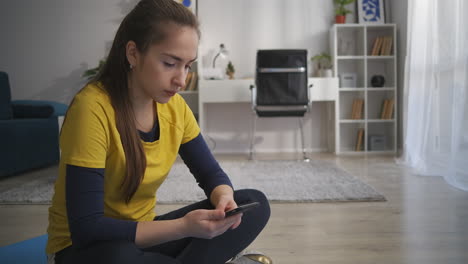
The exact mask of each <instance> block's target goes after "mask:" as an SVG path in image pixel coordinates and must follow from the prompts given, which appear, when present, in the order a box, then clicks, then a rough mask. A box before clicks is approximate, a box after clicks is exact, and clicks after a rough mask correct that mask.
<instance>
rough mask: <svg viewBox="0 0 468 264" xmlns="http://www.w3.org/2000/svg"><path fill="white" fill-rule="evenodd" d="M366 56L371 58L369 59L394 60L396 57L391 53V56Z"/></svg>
mask: <svg viewBox="0 0 468 264" xmlns="http://www.w3.org/2000/svg"><path fill="white" fill-rule="evenodd" d="M366 58H367V59H369V60H393V59H395V56H394V55H391V56H380V55H379V56H370V55H368V56H367V57H366Z"/></svg>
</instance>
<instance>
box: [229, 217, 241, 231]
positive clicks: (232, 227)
mask: <svg viewBox="0 0 468 264" xmlns="http://www.w3.org/2000/svg"><path fill="white" fill-rule="evenodd" d="M238 216H239V217H238V219H236V221H235V222H234V224H233V225H232V226H231V229H236V228H238V227H239V226H240V224H241V223H242V214H239V215H238Z"/></svg>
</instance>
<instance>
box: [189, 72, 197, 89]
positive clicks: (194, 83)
mask: <svg viewBox="0 0 468 264" xmlns="http://www.w3.org/2000/svg"><path fill="white" fill-rule="evenodd" d="M197 80H198V74H197V73H196V72H192V78H191V79H190V84H189V86H188V87H187V90H188V91H195V90H196V88H197Z"/></svg>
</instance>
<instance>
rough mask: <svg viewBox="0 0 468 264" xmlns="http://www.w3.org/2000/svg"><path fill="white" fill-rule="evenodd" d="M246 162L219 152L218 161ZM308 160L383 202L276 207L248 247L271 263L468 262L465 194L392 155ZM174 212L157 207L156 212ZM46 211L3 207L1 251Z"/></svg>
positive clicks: (43, 219)
mask: <svg viewBox="0 0 468 264" xmlns="http://www.w3.org/2000/svg"><path fill="white" fill-rule="evenodd" d="M286 156H287V155H286ZM244 158H245V157H244V156H233V155H229V156H219V155H218V159H220V160H223V159H225V160H228V159H244ZM259 158H261V159H278V158H284V157H282V156H281V155H276V156H270V157H268V156H263V157H262V156H260V157H259ZM312 158H314V159H323V160H328V161H332V162H334V163H336V164H337V165H338V166H340V167H342V168H344V169H345V170H347V171H348V172H350V173H352V174H353V175H355V176H357V177H359V178H360V179H362V180H363V181H365V182H367V183H368V184H370V185H372V186H373V187H374V188H375V189H376V190H378V191H379V192H381V193H382V194H383V195H385V197H386V198H387V199H388V201H387V202H360V203H297V204H296V203H294V204H291V203H287V204H282V203H274V204H272V205H271V207H272V216H271V219H270V222H269V224H268V226H267V227H266V229H265V230H264V232H263V233H262V234H261V235H260V236H259V237H258V238H257V240H256V241H255V242H254V243H253V244H252V245H251V247H249V248H250V249H255V250H259V251H262V252H264V253H266V254H267V255H269V256H271V257H272V258H273V260H274V263H275V264H311V263H327V264H331V263H340V264H344V263H353V264H368V263H378V264H384V263H392V264H396V263H424V264H430V263H434V264H441V263H444V264H447V263H454V264H462V263H468V193H467V192H463V191H460V190H457V189H455V188H453V187H451V186H449V185H448V184H447V183H446V182H445V181H444V180H443V179H442V178H440V177H422V176H416V175H414V174H412V173H411V170H410V169H407V168H404V167H402V166H399V165H397V164H396V162H395V160H394V159H393V158H392V157H384V156H380V157H375V156H373V157H364V156H344V157H336V156H334V155H331V154H313V155H312ZM20 178H21V177H18V180H19V181H20V180H21V179H20ZM12 181H13V179H8V181H4V180H3V181H0V185H4V184H12ZM177 207H179V205H177V206H174V205H160V206H159V207H158V209H157V211H158V212H159V213H162V212H165V211H169V210H172V209H175V208H177ZM47 208H48V206H43V205H15V206H13V205H0V214H1V217H0V246H3V245H7V244H11V243H14V242H17V241H21V240H24V239H28V238H32V237H35V236H38V235H41V234H44V233H45V229H46V227H47Z"/></svg>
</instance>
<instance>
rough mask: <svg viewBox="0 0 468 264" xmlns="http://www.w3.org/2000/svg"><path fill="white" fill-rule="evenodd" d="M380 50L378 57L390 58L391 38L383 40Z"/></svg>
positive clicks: (387, 37)
mask: <svg viewBox="0 0 468 264" xmlns="http://www.w3.org/2000/svg"><path fill="white" fill-rule="evenodd" d="M383 42H384V43H383V45H382V49H381V51H380V55H382V56H390V55H391V53H392V44H393V37H392V36H386V37H384V40H383Z"/></svg>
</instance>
